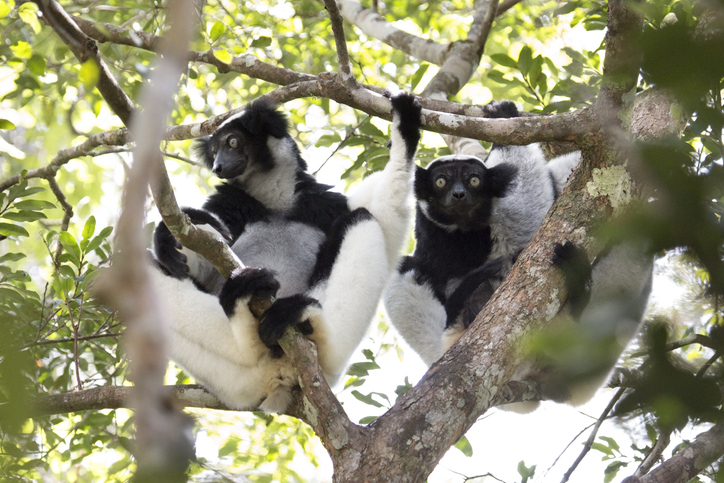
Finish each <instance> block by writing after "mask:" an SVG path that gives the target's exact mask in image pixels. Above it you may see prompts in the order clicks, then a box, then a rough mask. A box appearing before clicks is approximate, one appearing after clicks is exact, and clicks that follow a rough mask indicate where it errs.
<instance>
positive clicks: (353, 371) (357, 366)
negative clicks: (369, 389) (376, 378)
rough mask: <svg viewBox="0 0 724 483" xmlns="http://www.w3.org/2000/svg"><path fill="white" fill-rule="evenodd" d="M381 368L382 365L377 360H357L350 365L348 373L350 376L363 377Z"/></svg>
mask: <svg viewBox="0 0 724 483" xmlns="http://www.w3.org/2000/svg"><path fill="white" fill-rule="evenodd" d="M379 368H380V366H378V365H377V363H375V362H355V363H354V364H352V365H351V366H349V369H348V370H347V374H349V375H350V376H357V377H363V376H368V375H369V371H373V370H375V369H379Z"/></svg>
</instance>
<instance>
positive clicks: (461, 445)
mask: <svg viewBox="0 0 724 483" xmlns="http://www.w3.org/2000/svg"><path fill="white" fill-rule="evenodd" d="M454 447H455V448H457V449H459V450H460V452H461V453H462V454H464V455H465V456H467V457H468V458H470V457H471V456H472V455H473V447H472V446H471V445H470V441H468V438H466V437H465V436H462V437H461V438H460V439H459V440H458V442H457V443H455V445H454Z"/></svg>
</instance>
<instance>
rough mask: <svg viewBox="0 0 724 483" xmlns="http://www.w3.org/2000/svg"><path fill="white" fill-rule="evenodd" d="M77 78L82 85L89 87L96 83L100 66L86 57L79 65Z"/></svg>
mask: <svg viewBox="0 0 724 483" xmlns="http://www.w3.org/2000/svg"><path fill="white" fill-rule="evenodd" d="M78 78H79V79H80V81H81V82H82V83H83V85H84V86H86V88H91V87H94V86H95V85H96V84H98V79H99V78H100V68H99V67H98V64H96V61H95V60H93V59H88V60H86V61H85V62H83V64H81V66H80V73H79V74H78Z"/></svg>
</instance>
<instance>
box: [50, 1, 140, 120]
mask: <svg viewBox="0 0 724 483" xmlns="http://www.w3.org/2000/svg"><path fill="white" fill-rule="evenodd" d="M36 3H37V4H38V7H39V8H40V11H41V12H42V13H43V19H44V20H45V22H46V23H47V24H48V25H49V26H50V27H51V28H52V29H53V30H54V31H55V32H56V33H57V34H58V36H59V37H60V38H61V40H62V41H63V42H64V43H65V44H66V45H67V46H68V47H69V48H70V50H71V52H73V55H75V56H76V58H77V59H78V60H79V61H80V62H85V61H87V60H89V59H93V60H94V61H95V63H96V65H97V66H98V71H99V78H98V85H97V87H98V91H99V92H100V93H101V95H102V96H103V98H104V99H105V101H106V102H107V103H108V105H109V107H110V108H111V110H112V111H113V112H114V113H115V114H116V116H118V117H119V118H120V119H121V121H122V122H123V124H125V125H126V126H128V123H129V122H130V120H131V114H132V113H133V111H135V106H134V105H133V102H132V101H131V99H130V98H129V97H128V96H127V95H126V93H125V92H123V89H121V86H120V85H118V82H116V79H115V78H114V77H113V76H112V75H111V72H110V71H109V70H108V67H107V66H106V64H105V62H104V61H103V59H102V58H101V55H100V51H99V50H98V46H97V45H96V43H95V42H94V41H93V39H91V38H90V37H88V36H86V35H85V34H84V33H83V32H82V31H81V30H80V29H79V28H78V26H77V25H76V24H75V22H73V20H72V18H71V16H70V15H68V13H67V12H66V11H65V10H63V7H61V6H60V4H58V2H56V1H55V0H36Z"/></svg>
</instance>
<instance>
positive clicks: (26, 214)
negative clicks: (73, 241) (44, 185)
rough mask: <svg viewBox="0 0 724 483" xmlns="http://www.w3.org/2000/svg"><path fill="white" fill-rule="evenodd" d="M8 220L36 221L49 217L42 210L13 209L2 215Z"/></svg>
mask: <svg viewBox="0 0 724 483" xmlns="http://www.w3.org/2000/svg"><path fill="white" fill-rule="evenodd" d="M2 217H3V218H5V219H6V220H13V221H36V220H44V219H46V218H48V217H47V216H45V213H43V212H42V211H28V210H23V211H11V212H8V213H4V214H3V215H2Z"/></svg>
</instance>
